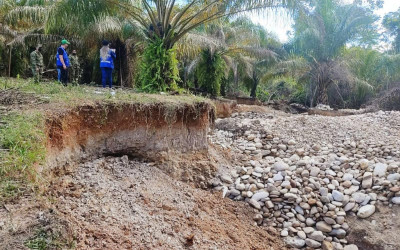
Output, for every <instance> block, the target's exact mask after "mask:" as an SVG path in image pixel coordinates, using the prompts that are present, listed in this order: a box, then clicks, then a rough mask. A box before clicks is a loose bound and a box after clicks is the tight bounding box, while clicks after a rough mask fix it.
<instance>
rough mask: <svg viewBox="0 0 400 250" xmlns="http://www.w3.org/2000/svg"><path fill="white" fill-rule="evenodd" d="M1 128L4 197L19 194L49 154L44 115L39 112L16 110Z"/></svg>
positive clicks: (0, 189) (0, 193)
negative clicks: (47, 151) (45, 144)
mask: <svg viewBox="0 0 400 250" xmlns="http://www.w3.org/2000/svg"><path fill="white" fill-rule="evenodd" d="M2 122H3V123H5V125H3V126H2V127H1V128H0V148H1V150H2V151H0V153H1V152H2V157H1V167H0V200H2V199H9V198H13V197H15V196H18V195H19V194H20V193H22V192H23V191H24V189H25V188H26V186H25V184H27V183H25V181H26V180H30V181H31V182H32V183H34V182H35V181H36V179H37V176H36V171H35V170H34V168H35V166H37V165H38V164H40V163H43V160H44V156H45V147H44V134H43V125H44V117H43V116H42V115H41V114H40V113H38V112H33V113H27V114H17V113H12V114H10V115H8V116H6V117H4V118H2Z"/></svg>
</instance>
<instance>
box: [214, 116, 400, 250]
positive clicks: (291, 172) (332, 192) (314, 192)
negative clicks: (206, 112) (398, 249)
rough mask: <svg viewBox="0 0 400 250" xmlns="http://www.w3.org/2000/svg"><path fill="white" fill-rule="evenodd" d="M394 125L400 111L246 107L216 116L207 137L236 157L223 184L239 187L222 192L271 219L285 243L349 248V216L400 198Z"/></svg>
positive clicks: (399, 128)
mask: <svg viewBox="0 0 400 250" xmlns="http://www.w3.org/2000/svg"><path fill="white" fill-rule="evenodd" d="M399 124H400V112H382V111H380V112H376V113H368V114H362V115H354V116H345V117H323V116H308V115H291V116H287V115H284V114H282V113H279V112H276V113H273V114H272V115H271V114H270V113H253V112H248V113H240V114H233V115H232V117H231V118H227V119H222V120H217V121H216V128H215V130H214V131H213V132H214V133H212V134H211V135H210V141H211V142H212V143H213V144H216V145H220V146H222V147H223V148H225V149H229V150H230V151H232V153H233V155H235V158H236V161H235V164H236V165H234V166H231V170H232V171H231V172H230V174H231V178H232V181H233V182H234V184H227V183H221V185H224V186H226V187H227V188H228V189H230V190H233V189H237V190H239V188H238V186H239V185H240V195H237V196H233V195H228V197H229V198H231V199H233V200H236V201H244V202H247V203H249V204H250V205H251V206H252V207H253V208H254V209H255V210H254V211H255V213H257V214H260V215H262V217H263V219H262V220H261V221H258V223H257V224H258V225H260V226H271V225H272V226H273V227H275V228H276V229H278V230H279V231H281V235H282V236H283V237H284V238H285V239H284V241H285V242H286V244H287V245H288V246H291V247H296V248H301V247H304V246H308V247H310V248H323V249H334V248H343V247H351V246H348V243H347V240H346V236H347V234H348V232H349V229H350V226H349V225H348V224H347V223H346V217H347V216H349V215H353V216H354V215H357V216H358V217H359V218H360V219H365V218H368V217H369V216H371V215H372V214H374V213H375V210H376V205H377V204H381V205H390V206H392V205H396V204H400V187H399V184H400V183H399V179H400V140H399V137H398V135H399V134H400V125H399ZM254 173H257V175H255V174H254ZM215 189H216V190H219V189H220V187H215ZM249 193H250V194H251V196H249ZM349 249H350V248H349Z"/></svg>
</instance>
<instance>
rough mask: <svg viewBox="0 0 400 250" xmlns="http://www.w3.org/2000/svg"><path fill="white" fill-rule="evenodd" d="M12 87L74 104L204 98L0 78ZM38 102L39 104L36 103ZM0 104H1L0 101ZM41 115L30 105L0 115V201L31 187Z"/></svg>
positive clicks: (40, 147) (176, 102)
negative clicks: (64, 85)
mask: <svg viewBox="0 0 400 250" xmlns="http://www.w3.org/2000/svg"><path fill="white" fill-rule="evenodd" d="M7 89H8V90H9V89H16V90H18V91H20V92H23V93H26V94H29V96H32V98H35V99H37V100H38V102H39V103H43V102H44V103H48V104H50V105H48V106H50V107H51V104H54V105H60V104H61V105H62V106H66V107H71V108H72V107H74V106H77V105H81V104H83V103H93V102H105V103H139V104H143V105H151V104H155V103H162V104H163V105H166V106H168V107H171V108H172V109H173V108H174V107H178V106H181V105H194V104H196V103H199V102H205V101H207V100H206V99H204V98H200V97H196V96H192V95H184V96H169V95H150V94H142V93H136V92H134V91H133V90H116V91H115V94H114V95H112V94H111V92H110V91H109V90H103V89H99V88H94V87H88V86H68V87H63V86H62V85H60V84H58V83H42V84H33V83H32V82H30V81H27V80H21V79H5V78H0V95H1V91H4V90H7ZM38 105H40V104H38ZM0 106H1V104H0ZM44 120H45V115H44V114H43V112H42V111H40V110H39V109H35V108H33V107H32V105H31V106H30V107H27V108H24V109H22V110H16V111H13V112H11V113H8V114H7V115H1V113H0V121H1V122H2V125H1V126H0V204H1V203H2V202H5V201H7V200H10V199H12V198H15V197H17V196H18V195H19V194H21V193H23V192H24V191H26V190H27V188H30V189H34V188H35V184H37V182H38V176H37V175H36V173H35V171H34V169H35V168H34V166H35V165H37V164H41V163H42V162H43V160H44V157H45V153H46V152H45V147H44V141H45V135H44V133H43V127H44Z"/></svg>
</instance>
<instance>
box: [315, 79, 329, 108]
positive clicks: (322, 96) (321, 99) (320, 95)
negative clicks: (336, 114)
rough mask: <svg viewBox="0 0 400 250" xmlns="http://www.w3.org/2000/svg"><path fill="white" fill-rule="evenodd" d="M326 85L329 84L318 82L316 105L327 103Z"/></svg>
mask: <svg viewBox="0 0 400 250" xmlns="http://www.w3.org/2000/svg"><path fill="white" fill-rule="evenodd" d="M328 86H329V84H326V83H320V84H318V90H317V105H318V104H324V105H329V100H328Z"/></svg>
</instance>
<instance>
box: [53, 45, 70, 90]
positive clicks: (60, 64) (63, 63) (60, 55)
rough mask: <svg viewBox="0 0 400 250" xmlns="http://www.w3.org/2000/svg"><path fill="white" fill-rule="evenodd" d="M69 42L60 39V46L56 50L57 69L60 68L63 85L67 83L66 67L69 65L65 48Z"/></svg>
mask: <svg viewBox="0 0 400 250" xmlns="http://www.w3.org/2000/svg"><path fill="white" fill-rule="evenodd" d="M69 44H70V43H69V42H68V41H67V40H65V39H64V40H62V41H61V46H60V47H59V48H58V50H57V56H56V57H57V69H58V70H60V81H61V83H62V84H63V85H64V86H67V84H68V68H69V67H70V63H69V58H68V53H67V51H66V49H67V48H68V45H69Z"/></svg>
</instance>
